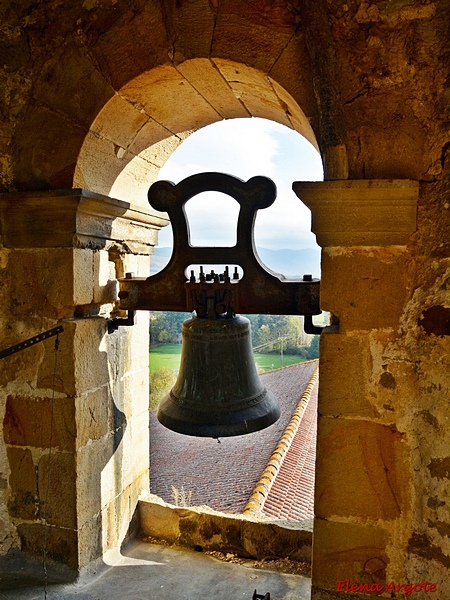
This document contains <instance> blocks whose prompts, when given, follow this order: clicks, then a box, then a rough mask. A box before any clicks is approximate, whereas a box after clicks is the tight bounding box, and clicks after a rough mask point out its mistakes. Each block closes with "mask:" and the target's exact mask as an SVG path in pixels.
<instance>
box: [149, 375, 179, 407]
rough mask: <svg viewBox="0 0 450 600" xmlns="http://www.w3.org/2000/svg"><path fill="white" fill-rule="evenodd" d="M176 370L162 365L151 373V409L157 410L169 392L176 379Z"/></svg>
mask: <svg viewBox="0 0 450 600" xmlns="http://www.w3.org/2000/svg"><path fill="white" fill-rule="evenodd" d="M176 378H177V376H176V372H175V371H171V370H170V369H168V368H167V367H160V368H159V369H156V371H155V372H154V373H153V374H151V375H150V404H149V409H150V410H156V409H157V408H158V406H159V403H160V402H161V400H162V399H163V398H164V396H165V395H166V394H168V393H169V391H170V390H171V388H172V387H173V385H174V383H175V381H176Z"/></svg>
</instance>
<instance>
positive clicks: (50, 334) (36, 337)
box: [0, 325, 64, 358]
mask: <svg viewBox="0 0 450 600" xmlns="http://www.w3.org/2000/svg"><path fill="white" fill-rule="evenodd" d="M62 331H64V329H63V327H62V325H58V327H54V328H53V329H49V330H48V331H44V333H39V334H38V335H34V336H33V337H31V338H29V339H28V340H25V341H24V342H20V343H19V344H15V345H14V346H10V347H9V348H6V350H1V351H0V358H6V357H7V356H10V355H11V354H15V353H16V352H20V351H21V350H25V348H29V347H30V346H34V345H35V344H38V343H39V342H43V341H45V340H48V338H51V337H53V336H55V335H58V333H61V332H62Z"/></svg>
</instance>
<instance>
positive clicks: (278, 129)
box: [150, 119, 323, 504]
mask: <svg viewBox="0 0 450 600" xmlns="http://www.w3.org/2000/svg"><path fill="white" fill-rule="evenodd" d="M233 126H234V127H235V131H237V130H239V133H238V134H237V135H235V136H234V138H233V142H231V143H229V144H228V145H227V144H226V143H225V142H229V141H230V140H229V137H230V134H229V133H228V134H227V133H224V132H225V131H226V128H227V127H233ZM257 126H260V127H261V129H260V131H258V132H257V134H256V135H255V139H254V140H253V143H254V144H256V146H257V147H256V149H255V150H254V151H252V150H251V148H249V144H250V142H251V141H252V128H253V127H255V131H257V129H258V127H257ZM208 130H209V131H208ZM214 130H215V132H216V133H214ZM207 134H208V135H207ZM222 134H223V135H222ZM202 136H206V137H205V139H206V140H207V141H206V142H204V143H203V144H204V147H206V150H204V152H205V156H204V157H203V158H202V157H201V146H202V145H203V144H202V143H201V142H197V139H198V138H201V137H202ZM285 137H286V138H289V139H290V140H291V142H292V143H291V144H286V140H285V139H283V138H285ZM214 142H217V143H216V144H215V145H214ZM197 143H198V146H197ZM242 146H244V148H243V150H244V154H242V153H241V150H242ZM232 159H237V160H234V162H233V160H232ZM286 170H287V172H286ZM211 171H216V172H222V173H230V174H233V175H234V176H237V177H239V178H240V179H242V180H244V181H247V180H248V179H250V178H251V177H253V176H255V175H265V176H268V177H270V178H272V179H273V180H274V181H275V183H276V185H277V188H278V194H277V202H276V203H274V206H273V207H271V209H272V211H271V213H272V214H268V213H269V209H264V210H260V211H259V212H258V214H257V217H256V222H255V227H254V237H255V245H256V249H257V253H258V255H259V258H260V259H261V262H263V263H264V265H265V266H266V267H268V268H269V269H272V270H273V271H275V272H279V273H282V274H283V275H286V276H288V277H292V276H297V277H302V276H303V275H304V274H305V273H306V272H309V273H312V274H313V276H314V277H318V276H320V250H319V248H318V246H317V245H316V243H315V239H314V236H313V234H312V233H311V232H310V222H311V217H310V213H309V210H308V209H307V208H306V207H305V206H303V205H302V203H301V202H300V201H299V199H298V198H297V197H296V196H295V194H293V192H292V190H291V185H292V182H293V181H296V180H301V179H303V180H314V179H315V180H321V179H323V170H322V163H321V158H320V156H319V154H318V153H317V151H316V150H315V149H314V148H313V146H312V145H311V144H310V143H309V142H307V141H306V140H305V139H304V138H303V137H302V136H301V135H299V134H298V133H297V132H295V131H292V130H289V129H288V128H286V127H284V126H280V125H278V124H276V123H272V122H269V121H265V120H263V119H239V120H237V119H235V120H233V121H226V122H225V121H223V122H219V123H216V124H214V125H211V126H208V127H205V128H203V129H202V130H199V131H197V132H196V133H195V134H193V135H192V136H191V137H189V138H187V139H186V140H185V141H184V142H183V144H182V145H181V146H180V147H179V148H178V149H177V150H176V151H175V152H174V153H173V154H172V156H171V158H170V159H169V160H168V161H167V162H166V164H165V165H164V167H163V168H162V169H161V171H160V173H159V176H158V179H159V180H169V181H172V182H174V183H177V182H179V181H181V180H182V179H184V178H186V177H188V176H190V175H192V174H194V173H201V172H211ZM202 196H203V198H202ZM205 196H207V194H199V195H197V196H196V197H195V198H192V199H191V200H189V201H188V202H187V203H186V206H185V209H186V213H187V214H188V220H189V225H190V229H191V245H192V246H194V245H196V243H195V242H197V244H198V245H199V246H201V245H205V246H206V245H209V246H218V247H220V246H223V247H226V246H230V245H232V243H230V240H229V239H228V240H227V241H223V240H222V239H221V237H222V236H221V233H220V227H219V230H218V231H217V233H216V235H214V236H212V239H211V238H209V239H207V238H204V237H203V238H202V237H196V236H197V233H199V232H200V231H201V227H202V224H201V221H200V222H199V225H198V227H199V231H196V227H197V224H196V223H195V218H194V219H192V218H191V214H193V213H194V214H195V212H197V213H198V214H199V215H200V216H201V214H202V212H203V207H204V206H205ZM215 196H216V198H214V200H218V199H219V198H220V196H221V194H215ZM194 200H195V202H196V204H197V206H196V207H195V210H194V211H192V210H191V214H189V211H188V207H189V204H191V203H192V205H191V206H194ZM209 200H210V199H208V200H207V201H206V203H207V206H208V208H210V209H212V210H211V215H210V216H209V217H206V218H205V219H204V223H203V227H206V228H209V227H210V225H211V223H213V224H214V221H217V222H218V223H220V222H221V218H220V217H218V216H217V213H215V210H214V209H216V210H217V202H214V203H213V202H210V201H209ZM231 203H233V200H231ZM225 214H226V212H225ZM236 219H237V216H236ZM231 220H232V219H230V221H231ZM235 223H236V220H235ZM170 238H171V232H170V226H168V227H166V228H164V229H163V230H161V232H160V233H159V242H158V247H156V248H155V256H156V257H158V250H159V249H160V248H162V249H164V250H165V254H166V262H167V260H168V259H169V258H170V254H169V252H167V250H168V249H169V248H170V246H171V244H172V240H171V239H170ZM298 253H299V254H298ZM286 256H287V257H288V259H287V260H286ZM158 258H159V257H158ZM280 258H281V260H282V261H283V260H284V264H282V265H280V260H278V261H277V259H280ZM305 258H306V262H307V264H306V265H305ZM271 260H272V263H271ZM308 261H309V262H308ZM158 262H159V260H158ZM163 267H164V264H163V265H162V266H160V268H159V269H158V271H159V270H161V269H162V268H163ZM152 271H153V272H155V269H154V267H153V270H152ZM297 318H298V319H301V317H297ZM319 319H320V318H319ZM152 320H153V321H154V319H153V318H152ZM252 321H253V319H252ZM252 325H253V323H252ZM253 328H254V327H253ZM266 329H268V327H266V328H265V330H266ZM265 330H264V331H265ZM166 333H167V332H164V335H163V336H162V338H161V339H164V338H165V339H167V336H166ZM311 337H312V340H311V341H313V340H314V341H317V340H316V336H311ZM317 339H318V338H317ZM274 342H275V343H274V344H273V345H274V346H275V345H276V343H278V340H274ZM253 345H254V344H253ZM312 345H315V344H314V343H313V344H312ZM279 346H280V348H281V349H282V350H281V356H282V357H283V358H284V362H285V364H288V361H287V356H286V351H285V348H286V340H284V339H283V340H282V341H281V342H279ZM283 351H284V352H285V354H284V356H283ZM150 356H151V355H150ZM283 366H284V365H283ZM173 383H174V380H173V378H172V379H171V380H170V383H169V386H168V388H171V387H172V385H173ZM168 391H169V390H168ZM195 441H199V442H200V440H199V439H197V440H195ZM202 443H203V442H202ZM172 487H173V488H175V490H176V491H179V490H180V489H182V490H185V491H186V492H187V493H189V491H190V490H189V483H186V484H184V485H183V484H181V486H180V485H175V486H172ZM156 493H158V492H156ZM164 499H165V500H166V501H168V502H172V503H173V501H174V489H172V490H169V492H168V494H167V497H164ZM192 500H193V502H192V503H193V504H196V503H197V502H196V501H195V499H192ZM206 503H207V502H206Z"/></svg>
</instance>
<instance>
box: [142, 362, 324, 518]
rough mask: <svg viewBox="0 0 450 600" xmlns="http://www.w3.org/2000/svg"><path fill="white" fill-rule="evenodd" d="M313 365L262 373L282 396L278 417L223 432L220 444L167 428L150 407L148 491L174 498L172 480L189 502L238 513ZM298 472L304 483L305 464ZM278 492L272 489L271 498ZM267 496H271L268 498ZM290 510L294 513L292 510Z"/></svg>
mask: <svg viewBox="0 0 450 600" xmlns="http://www.w3.org/2000/svg"><path fill="white" fill-rule="evenodd" d="M316 368H317V361H311V362H308V363H301V364H298V365H293V366H291V367H285V368H284V369H278V370H276V371H271V372H270V373H265V374H263V375H262V376H261V378H262V381H263V383H264V385H265V386H266V387H267V389H269V390H270V391H272V392H273V393H274V394H275V395H276V396H277V398H278V401H279V402H280V406H281V417H280V418H279V419H278V421H277V422H276V423H274V424H273V425H271V426H270V427H267V428H266V429H263V430H262V431H257V432H255V433H250V434H247V435H242V436H235V437H229V438H221V439H220V444H219V443H218V442H217V440H214V439H210V438H196V437H192V436H184V435H181V434H179V433H175V432H174V431H170V430H169V429H166V428H165V427H163V426H162V425H161V424H160V423H159V422H158V420H157V419H156V412H152V413H151V415H150V491H151V492H152V494H156V495H157V496H160V497H161V498H162V499H163V500H164V501H166V502H169V503H172V504H173V503H174V497H173V492H172V486H173V487H175V488H176V489H178V490H181V489H184V491H185V492H186V494H189V493H190V494H191V498H190V502H189V504H191V505H193V506H200V505H207V506H209V507H211V508H213V509H215V510H220V511H222V512H228V513H241V512H242V511H243V510H244V507H245V505H246V503H247V500H248V498H249V496H250V494H251V493H252V491H253V488H254V487H255V485H256V483H257V482H258V480H259V478H260V476H261V474H262V472H263V471H264V469H265V467H266V465H267V462H268V460H269V458H270V456H271V454H272V452H273V451H274V449H275V447H276V445H277V443H278V441H279V440H280V438H281V436H282V435H283V432H284V429H285V428H286V426H287V425H288V423H289V421H290V418H291V416H292V413H293V411H294V410H295V408H296V406H297V403H298V401H299V399H300V397H301V395H302V393H303V391H304V389H305V387H306V386H307V384H308V382H309V380H310V379H311V377H312V375H313V373H314V371H315V370H316ZM306 412H307V411H306ZM306 412H305V414H306ZM311 443H312V442H311ZM286 460H287V458H286V459H285V462H286ZM300 460H301V459H300ZM283 464H284V463H283ZM288 464H290V463H287V465H288ZM308 464H309V463H308ZM302 472H304V479H302V483H301V485H302V486H303V488H305V485H306V484H305V483H304V482H305V481H306V478H307V477H306V476H307V473H308V468H306V467H305V468H304V469H303V471H302ZM285 473H287V471H286V469H285V472H284V474H283V477H286V476H287V475H286V474H285ZM312 474H314V473H312ZM274 485H275V484H274ZM305 489H306V488H305ZM283 493H284V492H283ZM277 494H278V492H277ZM289 494H290V495H291V496H292V494H293V491H292V488H291V491H289V492H286V494H285V496H284V497H285V498H287V497H288V495H289ZM269 497H270V494H269ZM277 497H278V495H275V494H274V496H273V502H275V499H276V498H277ZM295 497H296V498H297V495H295ZM268 502H269V498H268V500H267V501H266V504H267V503H268ZM271 503H272V500H271V501H270V503H269V504H267V506H268V507H269V508H268V510H271V509H270V506H271ZM291 512H292V514H294V512H293V510H291Z"/></svg>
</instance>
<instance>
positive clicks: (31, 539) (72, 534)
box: [17, 523, 79, 570]
mask: <svg viewBox="0 0 450 600" xmlns="http://www.w3.org/2000/svg"><path fill="white" fill-rule="evenodd" d="M17 531H18V534H19V537H20V541H21V548H22V551H23V552H27V553H28V554H31V555H33V556H39V557H41V558H42V553H43V549H44V536H46V543H45V545H46V554H47V558H48V559H49V560H53V561H55V562H58V563H63V564H65V565H67V566H68V567H70V568H71V569H75V570H76V569H78V566H79V563H78V537H77V532H76V531H75V530H74V529H67V528H66V527H49V526H47V528H46V532H45V530H44V525H42V524H41V523H20V524H19V525H18V526H17Z"/></svg>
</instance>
